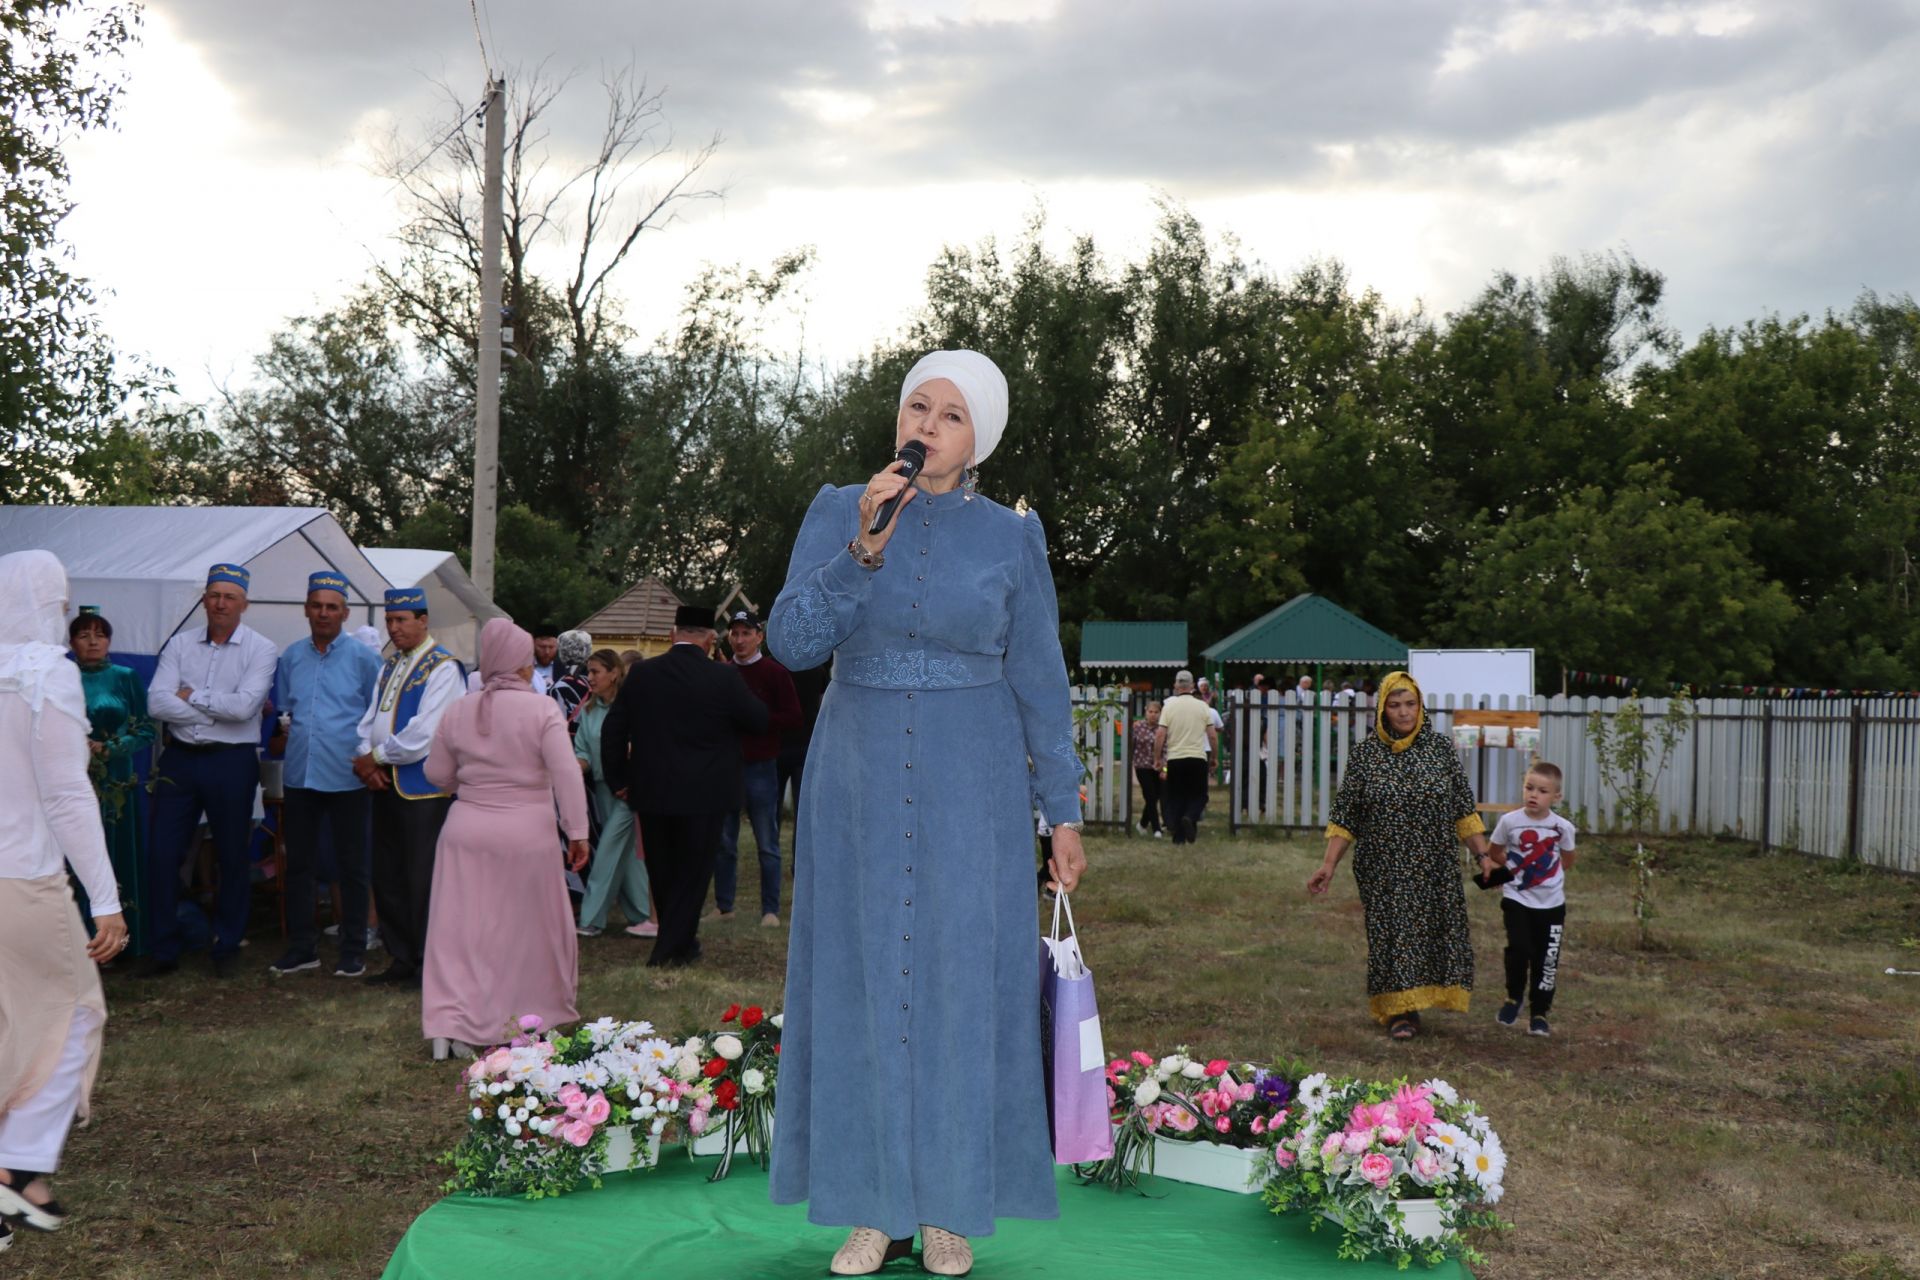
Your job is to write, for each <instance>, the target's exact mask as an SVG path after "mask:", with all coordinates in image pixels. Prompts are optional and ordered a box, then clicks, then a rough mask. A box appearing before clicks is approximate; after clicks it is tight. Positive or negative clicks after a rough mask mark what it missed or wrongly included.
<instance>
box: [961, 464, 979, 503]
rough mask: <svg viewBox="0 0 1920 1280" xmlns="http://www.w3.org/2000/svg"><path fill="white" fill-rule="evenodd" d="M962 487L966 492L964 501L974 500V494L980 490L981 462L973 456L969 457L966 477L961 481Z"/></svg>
mask: <svg viewBox="0 0 1920 1280" xmlns="http://www.w3.org/2000/svg"><path fill="white" fill-rule="evenodd" d="M960 487H961V488H962V489H963V490H965V492H966V496H965V497H964V498H962V499H961V501H963V502H972V501H973V495H974V494H976V493H978V492H980V464H979V463H977V462H975V461H974V460H973V459H971V458H969V459H967V471H966V478H965V479H964V480H962V481H961V482H960Z"/></svg>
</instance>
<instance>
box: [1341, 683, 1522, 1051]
mask: <svg viewBox="0 0 1920 1280" xmlns="http://www.w3.org/2000/svg"><path fill="white" fill-rule="evenodd" d="M1424 704H1425V699H1424V698H1422V697H1421V696H1420V686H1419V685H1417V684H1415V683H1414V680H1413V677H1412V676H1410V675H1408V674H1407V673H1406V672H1404V671H1395V672H1393V673H1392V674H1390V675H1389V676H1387V678H1386V679H1385V680H1383V681H1381V682H1380V703H1379V712H1378V722H1377V724H1376V727H1375V730H1374V732H1373V733H1371V734H1369V735H1368V736H1367V737H1366V738H1364V739H1363V740H1361V741H1360V742H1358V743H1356V744H1355V745H1354V748H1353V752H1352V754H1351V755H1349V756H1348V758H1347V771H1346V777H1345V778H1344V779H1342V780H1341V783H1340V792H1339V794H1338V795H1337V796H1335V797H1334V801H1333V812H1332V814H1331V815H1330V816H1331V818H1332V821H1330V822H1328V823H1327V855H1326V860H1325V861H1324V862H1322V863H1321V865H1320V869H1319V870H1318V871H1316V872H1314V873H1313V877H1312V878H1311V879H1310V880H1308V881H1307V892H1308V893H1310V894H1313V895H1315V896H1318V895H1320V894H1323V893H1325V892H1326V891H1327V886H1328V885H1329V884H1330V883H1332V880H1333V871H1334V868H1335V867H1337V866H1339V865H1340V859H1341V858H1342V857H1344V856H1345V855H1346V852H1347V849H1348V847H1349V846H1354V854H1353V879H1354V882H1355V883H1356V884H1357V885H1358V886H1359V888H1360V904H1361V907H1362V909H1363V911H1364V914H1365V918H1366V925H1367V1004H1368V1007H1369V1009H1370V1010H1371V1011H1372V1013H1373V1016H1374V1018H1375V1020H1376V1021H1379V1022H1382V1023H1384V1024H1386V1026H1387V1030H1388V1033H1389V1034H1390V1035H1392V1036H1393V1038H1394V1039H1396V1040H1407V1039H1411V1038H1412V1037H1413V1036H1415V1035H1417V1034H1419V1031H1420V1010H1422V1009H1453V1010H1457V1011H1458V1012H1461V1013H1465V1012H1466V1010H1467V1002H1468V999H1469V997H1470V995H1471V993H1472V991H1473V943H1472V939H1471V938H1470V937H1469V935H1468V933H1467V898H1466V891H1465V889H1464V888H1463V887H1462V885H1461V883H1460V855H1459V852H1458V847H1457V846H1458V842H1459V841H1462V840H1464V841H1466V843H1467V847H1468V848H1470V849H1471V850H1472V851H1473V852H1474V854H1475V855H1476V856H1484V855H1485V854H1486V853H1487V836H1486V826H1485V824H1483V823H1482V822H1481V821H1480V815H1479V814H1478V813H1477V812H1476V811H1475V809H1474V802H1473V788H1472V786H1471V785H1470V784H1469V783H1468V782H1467V771H1466V770H1465V769H1464V768H1462V767H1461V765H1460V757H1459V756H1458V755H1457V754H1455V752H1454V749H1453V743H1451V742H1449V741H1448V740H1447V739H1446V738H1444V737H1442V736H1441V735H1440V734H1439V733H1437V732H1435V731H1434V730H1433V728H1432V727H1431V725H1430V724H1429V722H1428V720H1427V712H1426V707H1425V705H1424Z"/></svg>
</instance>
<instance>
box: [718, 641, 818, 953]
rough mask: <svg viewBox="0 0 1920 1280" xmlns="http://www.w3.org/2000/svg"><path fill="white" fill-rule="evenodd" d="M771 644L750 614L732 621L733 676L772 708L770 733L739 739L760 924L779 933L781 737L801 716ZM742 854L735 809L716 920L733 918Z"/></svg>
mask: <svg viewBox="0 0 1920 1280" xmlns="http://www.w3.org/2000/svg"><path fill="white" fill-rule="evenodd" d="M766 638H767V629H766V626H765V624H763V623H762V622H761V621H760V619H759V617H758V616H757V615H756V614H754V612H753V611H752V610H750V609H741V610H739V611H738V612H736V613H735V614H734V615H733V616H732V617H731V618H729V619H728V620H727V644H728V646H729V647H730V648H732V650H733V667H734V670H736V671H738V672H739V673H740V678H741V679H742V680H744V681H746V682H747V688H748V689H750V690H752V691H753V696H754V697H756V698H758V699H760V701H762V702H764V703H766V704H767V711H768V713H769V716H768V721H767V730H766V732H765V733H758V734H750V735H748V736H745V737H743V738H741V739H740V746H741V756H742V759H743V761H744V764H743V766H742V769H741V791H742V793H743V800H744V802H745V805H746V810H747V821H749V822H751V823H752V824H753V843H754V845H755V846H756V847H757V848H758V849H759V852H760V923H761V924H762V925H765V926H766V927H768V928H774V927H777V926H778V925H779V923H780V736H781V735H782V734H783V733H785V732H787V731H788V730H789V729H797V728H799V727H800V724H801V716H800V695H799V694H798V693H796V692H795V691H794V688H793V676H792V675H791V674H789V673H788V671H787V669H786V668H785V667H783V666H781V665H780V664H779V663H778V662H776V661H774V660H773V659H772V658H771V657H769V656H768V655H766V654H765V653H762V652H761V651H760V646H761V645H762V643H764V642H765V640H766ZM739 852H740V811H739V810H738V809H735V810H734V811H733V812H731V813H729V814H728V815H727V816H726V818H725V819H724V820H723V822H722V824H721V828H720V858H719V861H718V862H716V863H715V864H714V868H713V903H714V906H715V907H716V908H717V910H716V911H715V912H714V914H715V916H716V917H717V918H719V919H721V920H731V919H732V918H733V895H734V890H735V888H736V887H737V886H738V884H739V879H740V864H739Z"/></svg>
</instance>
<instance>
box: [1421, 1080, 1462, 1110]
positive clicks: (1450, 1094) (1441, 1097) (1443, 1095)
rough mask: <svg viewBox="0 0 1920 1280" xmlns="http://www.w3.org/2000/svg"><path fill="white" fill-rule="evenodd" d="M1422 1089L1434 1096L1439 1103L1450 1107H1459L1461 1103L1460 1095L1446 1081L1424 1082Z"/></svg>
mask: <svg viewBox="0 0 1920 1280" xmlns="http://www.w3.org/2000/svg"><path fill="white" fill-rule="evenodd" d="M1420 1087H1421V1088H1422V1089H1425V1090H1426V1091H1427V1092H1428V1093H1430V1094H1432V1095H1433V1096H1434V1098H1435V1099H1436V1100H1437V1101H1440V1102H1444V1103H1446V1104H1447V1105H1448V1106H1450V1107H1452V1106H1458V1105H1459V1103H1460V1094H1459V1093H1458V1092H1457V1091H1456V1090H1455V1089H1454V1087H1453V1086H1452V1085H1450V1084H1448V1083H1447V1082H1446V1081H1445V1080H1424V1081H1422V1082H1421V1084H1420Z"/></svg>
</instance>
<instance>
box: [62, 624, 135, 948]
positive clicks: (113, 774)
mask: <svg viewBox="0 0 1920 1280" xmlns="http://www.w3.org/2000/svg"><path fill="white" fill-rule="evenodd" d="M112 645H113V624H112V623H111V622H108V621H107V620H106V619H105V618H103V617H102V616H100V612H99V611H98V610H97V609H95V608H93V607H92V606H91V605H82V606H81V608H80V616H79V617H77V618H75V619H74V620H73V623H72V625H70V626H69V627H68V628H67V647H68V648H70V649H71V650H73V658H74V661H75V662H77V663H79V665H80V686H81V688H82V689H83V690H85V692H86V695H87V722H88V723H89V724H90V725H92V726H93V729H92V732H91V733H90V734H89V735H88V738H89V742H90V745H91V746H92V748H93V763H92V765H91V766H90V767H89V769H88V773H89V775H90V776H91V777H92V778H93V789H94V790H95V791H96V792H97V793H98V794H99V796H100V818H101V821H103V822H104V823H106V827H107V856H108V857H109V858H110V859H111V860H112V862H113V878H114V879H115V880H118V881H119V882H120V900H121V902H122V903H123V904H124V907H125V910H126V915H127V932H128V936H129V938H130V939H131V948H132V951H133V954H135V955H145V954H146V950H147V942H146V936H147V929H146V918H145V916H144V915H143V913H142V911H141V907H142V906H143V905H144V901H145V895H144V894H143V893H142V891H141V880H142V878H143V877H142V874H141V868H142V866H143V859H142V857H141V853H142V850H141V845H142V843H143V842H142V841H141V838H140V836H141V830H142V824H141V821H140V806H139V804H138V802H137V798H136V797H137V794H138V790H139V785H138V782H137V780H136V779H135V777H134V773H135V765H136V763H137V762H138V760H139V759H140V756H141V754H142V753H143V752H147V751H151V750H152V749H153V721H152V720H151V719H149V718H148V716H147V688H146V686H145V685H144V684H142V683H141V682H140V677H139V676H138V675H136V674H135V673H134V671H133V669H132V668H131V667H123V666H120V665H118V664H116V663H114V662H111V661H109V660H108V658H107V651H108V650H109V649H110V648H111V647H112ZM74 894H75V896H77V897H78V898H79V900H80V918H81V919H83V920H86V921H88V922H89V931H91V922H92V920H93V913H92V912H91V911H89V910H88V903H87V893H86V890H85V889H82V888H80V887H79V884H78V882H77V881H76V882H75V885H74Z"/></svg>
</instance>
